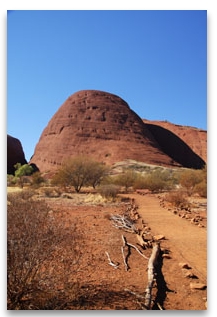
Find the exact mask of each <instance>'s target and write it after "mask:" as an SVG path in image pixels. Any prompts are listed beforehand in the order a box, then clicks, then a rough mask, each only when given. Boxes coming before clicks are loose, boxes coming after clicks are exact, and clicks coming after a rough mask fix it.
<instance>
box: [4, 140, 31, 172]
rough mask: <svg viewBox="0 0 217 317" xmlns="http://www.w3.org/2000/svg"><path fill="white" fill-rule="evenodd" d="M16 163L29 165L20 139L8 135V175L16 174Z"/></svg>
mask: <svg viewBox="0 0 217 317" xmlns="http://www.w3.org/2000/svg"><path fill="white" fill-rule="evenodd" d="M16 163H21V164H27V161H26V159H25V155H24V152H23V147H22V144H21V142H20V140H19V139H16V138H14V137H12V136H10V135H7V174H14V171H15V168H14V165H15V164H16Z"/></svg>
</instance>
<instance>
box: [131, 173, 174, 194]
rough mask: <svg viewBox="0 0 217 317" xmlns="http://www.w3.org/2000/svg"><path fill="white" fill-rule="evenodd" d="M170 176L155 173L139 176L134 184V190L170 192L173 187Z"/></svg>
mask: <svg viewBox="0 0 217 317" xmlns="http://www.w3.org/2000/svg"><path fill="white" fill-rule="evenodd" d="M168 175H169V174H167V173H162V172H158V171H154V172H152V173H150V174H147V175H144V176H138V177H137V179H136V180H135V183H134V186H133V187H134V189H149V190H150V191H152V192H159V191H162V190H168V189H170V188H171V187H172V183H171V180H170V179H169V176H168Z"/></svg>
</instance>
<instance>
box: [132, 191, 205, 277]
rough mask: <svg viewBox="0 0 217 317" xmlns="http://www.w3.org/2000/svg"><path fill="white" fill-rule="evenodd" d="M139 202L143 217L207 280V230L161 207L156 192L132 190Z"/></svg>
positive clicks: (139, 209) (154, 232)
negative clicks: (139, 192) (140, 192)
mask: <svg viewBox="0 0 217 317" xmlns="http://www.w3.org/2000/svg"><path fill="white" fill-rule="evenodd" d="M129 196H130V197H131V198H134V199H135V202H136V204H137V205H138V206H139V208H138V212H139V214H140V216H141V217H142V219H143V220H144V221H145V222H146V223H147V224H148V225H149V226H150V227H151V232H152V233H153V234H163V235H164V236H165V238H166V239H168V240H169V243H170V245H171V248H172V249H173V250H176V253H177V254H179V255H180V258H181V259H182V260H183V261H185V262H187V263H188V264H189V265H190V266H191V267H192V268H194V270H195V271H197V274H198V276H200V278H201V279H202V280H203V281H204V282H206V278H207V230H206V228H199V227H198V226H195V225H194V224H191V223H190V222H189V221H187V220H185V219H182V218H180V217H178V216H177V215H174V214H173V213H172V212H170V211H168V210H166V209H164V208H162V207H161V206H160V205H159V200H158V198H157V197H156V196H154V195H144V196H142V195H138V194H131V195H129Z"/></svg>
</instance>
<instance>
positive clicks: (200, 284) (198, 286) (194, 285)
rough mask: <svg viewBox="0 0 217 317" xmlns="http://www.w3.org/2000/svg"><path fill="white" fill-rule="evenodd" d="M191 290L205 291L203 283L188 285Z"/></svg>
mask: <svg viewBox="0 0 217 317" xmlns="http://www.w3.org/2000/svg"><path fill="white" fill-rule="evenodd" d="M190 288H191V289H198V290H204V289H206V284H203V283H190Z"/></svg>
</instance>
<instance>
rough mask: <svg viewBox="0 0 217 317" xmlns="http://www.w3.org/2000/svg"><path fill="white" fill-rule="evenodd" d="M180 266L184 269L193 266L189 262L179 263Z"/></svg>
mask: <svg viewBox="0 0 217 317" xmlns="http://www.w3.org/2000/svg"><path fill="white" fill-rule="evenodd" d="M179 266H180V267H181V268H182V269H187V270H189V269H191V267H190V266H189V265H188V263H179Z"/></svg>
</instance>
